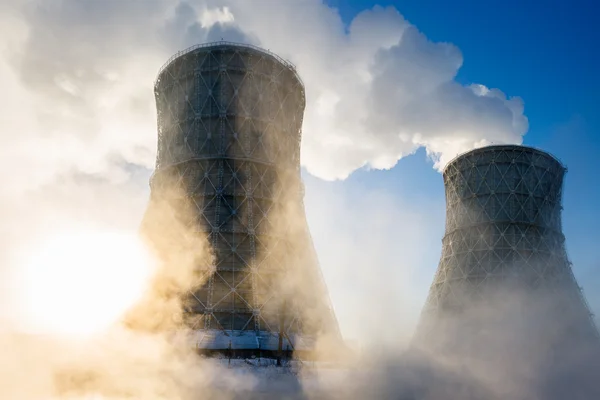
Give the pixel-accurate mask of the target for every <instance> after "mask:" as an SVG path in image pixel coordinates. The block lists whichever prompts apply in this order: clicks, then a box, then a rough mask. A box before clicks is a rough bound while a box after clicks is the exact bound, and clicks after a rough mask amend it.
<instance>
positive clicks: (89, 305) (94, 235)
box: [19, 230, 154, 335]
mask: <svg viewBox="0 0 600 400" xmlns="http://www.w3.org/2000/svg"><path fill="white" fill-rule="evenodd" d="M29 250H30V254H29V255H28V256H27V257H26V259H25V262H24V265H23V266H22V267H21V271H20V279H19V282H20V290H19V297H20V301H19V303H20V304H21V305H22V310H21V313H22V314H21V318H20V319H22V320H23V321H22V322H24V325H25V326H26V329H27V330H30V331H31V330H33V331H35V332H43V333H50V334H61V335H91V334H95V333H99V332H101V331H103V330H105V329H107V328H109V327H110V326H111V325H112V324H114V323H115V322H117V321H118V320H119V318H120V317H121V316H122V315H123V314H124V313H125V312H126V311H127V309H129V308H130V307H131V306H132V305H133V304H134V303H135V302H136V301H137V300H138V299H139V298H140V297H141V295H142V294H143V292H144V290H145V289H146V287H147V285H148V283H149V280H150V277H151V274H152V273H153V270H154V268H153V263H152V261H151V257H150V256H149V253H148V252H147V250H146V248H145V246H144V245H143V244H142V242H141V241H140V239H139V238H138V237H137V236H136V235H135V234H126V233H115V232H106V231H90V230H82V231H73V232H69V233H61V234H55V235H53V236H51V237H48V238H46V240H44V241H42V243H41V244H40V245H39V246H34V247H31V248H30V249H29Z"/></svg>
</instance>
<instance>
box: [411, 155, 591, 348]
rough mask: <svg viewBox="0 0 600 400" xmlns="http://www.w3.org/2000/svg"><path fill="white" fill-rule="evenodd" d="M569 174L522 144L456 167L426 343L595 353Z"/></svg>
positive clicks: (447, 174)
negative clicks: (576, 255)
mask: <svg viewBox="0 0 600 400" xmlns="http://www.w3.org/2000/svg"><path fill="white" fill-rule="evenodd" d="M565 172H566V169H565V167H564V166H563V165H562V164H561V163H560V162H559V161H558V160H557V159H556V158H554V157H553V156H551V155H550V154H548V153H545V152H543V151H540V150H537V149H533V148H529V147H524V146H516V145H496V146H489V147H484V148H480V149H476V150H473V151H470V152H467V153H465V154H463V155H460V156H458V157H457V158H455V159H454V160H453V161H451V162H450V163H449V164H448V166H447V167H446V169H445V170H444V174H443V177H444V184H445V189H446V232H445V236H444V238H443V241H442V244H443V247H442V256H441V259H440V263H439V267H438V270H437V272H436V275H435V278H434V280H433V283H432V285H431V289H430V292H429V296H428V298H427V301H426V304H425V307H424V309H423V312H422V316H421V321H420V326H419V328H418V329H417V335H416V341H417V342H421V343H424V345H425V346H426V347H429V348H435V349H436V350H435V351H457V352H460V351H465V352H467V353H469V354H475V353H480V354H483V353H485V352H486V351H491V350H490V349H492V348H493V347H494V346H495V345H496V346H497V348H496V350H497V349H504V350H503V351H501V352H500V353H498V354H496V355H497V356H499V355H502V356H504V355H506V354H508V353H509V350H508V349H509V347H510V344H515V343H516V341H518V342H519V344H521V345H523V348H522V349H524V350H522V351H521V354H525V353H526V352H527V351H532V349H533V348H536V349H537V350H536V352H537V353H536V354H535V356H536V357H537V356H538V355H540V354H542V353H543V354H544V357H546V356H549V357H551V355H552V354H554V355H556V354H558V350H557V349H559V348H560V349H567V351H566V352H567V353H574V351H573V349H574V348H575V347H578V346H579V345H580V344H582V343H586V344H590V345H593V347H594V348H596V346H597V344H598V332H597V329H596V326H595V324H594V322H593V319H592V316H591V314H590V311H589V308H588V306H587V304H586V301H585V299H584V296H583V294H582V292H581V289H580V287H579V286H578V284H577V282H576V280H575V277H574V275H573V272H572V269H571V263H570V262H569V259H568V257H567V252H566V249H565V237H564V235H563V233H562V223H561V210H562V206H561V197H562V188H563V178H564V175H565ZM511 335H513V336H514V338H516V339H515V341H512V342H511V340H513V339H511ZM450 343H451V344H450ZM563 345H564V346H563ZM478 346H479V347H478ZM512 347H513V350H515V349H516V348H517V347H518V345H517V344H515V345H514V346H512ZM482 349H483V350H482ZM561 351H562V350H561ZM517 352H518V351H517ZM532 357H533V355H532Z"/></svg>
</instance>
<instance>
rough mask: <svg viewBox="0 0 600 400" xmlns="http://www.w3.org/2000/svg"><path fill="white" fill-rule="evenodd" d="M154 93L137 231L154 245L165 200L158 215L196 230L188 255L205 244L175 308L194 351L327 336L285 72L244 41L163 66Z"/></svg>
mask: <svg viewBox="0 0 600 400" xmlns="http://www.w3.org/2000/svg"><path fill="white" fill-rule="evenodd" d="M155 97H156V105H157V110H158V155H157V161H156V171H155V173H154V175H153V177H152V179H151V202H150V205H149V208H148V211H147V214H146V217H145V221H144V225H145V226H146V230H147V231H148V232H149V236H150V237H151V240H154V241H155V242H160V241H164V240H163V239H164V237H162V236H163V235H167V234H168V233H167V232H166V229H164V230H163V229H161V227H160V226H157V222H156V221H158V220H162V221H164V215H163V214H164V209H165V206H164V205H165V204H166V205H167V207H166V208H167V209H169V210H171V211H172V214H170V215H172V217H169V218H172V219H173V221H178V223H180V224H183V226H184V228H185V229H186V230H188V231H191V232H194V233H197V234H198V239H196V240H198V243H197V247H198V248H201V247H202V243H200V241H201V240H204V241H205V242H207V243H208V248H209V250H210V253H211V255H212V257H211V259H210V261H208V262H207V261H206V260H199V261H198V262H197V265H195V268H197V270H198V271H199V276H200V279H199V282H200V283H199V284H198V286H197V287H196V288H195V289H194V290H191V291H190V293H188V296H187V301H186V310H187V315H188V318H187V320H188V323H189V324H190V326H191V327H192V328H193V329H196V331H197V346H198V347H199V348H203V349H209V350H210V349H212V350H223V349H229V348H231V349H234V350H249V351H254V350H258V349H260V351H261V352H268V351H274V350H278V349H280V348H282V347H283V348H284V349H294V350H296V351H300V350H302V349H309V348H310V347H311V346H312V344H311V343H312V340H313V339H314V338H315V337H316V336H317V335H321V334H323V335H333V336H337V335H338V334H339V332H338V327H337V321H336V319H335V316H334V314H333V311H332V309H331V307H330V303H329V299H328V294H327V290H326V287H325V284H324V281H323V279H322V277H321V275H320V268H319V265H318V262H317V258H316V257H315V252H314V249H313V244H312V239H311V237H310V234H309V231H308V227H307V224H306V219H305V214H304V205H303V196H304V193H303V184H302V181H301V177H300V139H301V128H302V118H303V113H304V107H305V97H304V87H303V83H302V81H301V79H300V77H299V76H298V74H297V73H296V70H295V68H294V66H293V65H291V64H290V63H289V62H286V61H284V60H282V59H281V58H279V57H278V56H276V55H275V54H272V53H270V52H268V51H265V50H262V49H259V48H256V47H253V46H249V45H239V44H234V43H228V42H218V43H211V44H204V45H199V46H195V47H192V48H190V49H187V50H184V51H182V52H180V53H178V54H176V55H175V56H174V57H172V58H171V59H170V60H169V61H168V62H167V63H166V64H165V66H164V67H163V68H162V69H161V70H160V72H159V75H158V79H157V81H156V83H155ZM158 214H161V216H159V215H158ZM161 218H162V219H161ZM188 239H189V235H188ZM170 240H174V241H176V240H177V239H176V238H171V239H170ZM181 240H184V239H183V236H182V238H181ZM193 246H194V245H192V247H193ZM163 247H164V246H163ZM167 247H168V246H167ZM162 250H163V252H166V253H168V252H169V251H174V250H173V249H169V248H166V249H165V248H163V249H162ZM169 257H170V256H169ZM171 258H173V257H171Z"/></svg>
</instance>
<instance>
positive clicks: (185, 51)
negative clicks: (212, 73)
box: [154, 40, 304, 91]
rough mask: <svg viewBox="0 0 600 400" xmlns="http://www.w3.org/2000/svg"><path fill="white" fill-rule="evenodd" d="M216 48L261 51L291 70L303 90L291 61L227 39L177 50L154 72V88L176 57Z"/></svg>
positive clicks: (300, 80) (256, 47) (302, 83)
mask: <svg viewBox="0 0 600 400" xmlns="http://www.w3.org/2000/svg"><path fill="white" fill-rule="evenodd" d="M211 47H214V48H218V47H237V48H241V49H244V50H251V51H255V52H258V53H262V54H263V55H267V56H269V57H271V58H273V59H274V60H275V61H277V62H278V63H280V64H282V65H283V66H285V67H286V68H288V69H289V70H290V71H292V72H293V73H294V76H295V78H296V79H297V80H298V83H300V86H302V89H303V91H304V82H303V81H302V78H300V75H299V74H298V70H297V69H296V65H294V64H293V63H292V62H291V61H288V60H286V59H284V58H282V57H280V56H278V55H277V54H275V53H273V52H272V51H269V50H266V49H263V48H262V47H258V46H255V45H253V44H247V43H238V42H228V41H224V40H220V41H217V42H208V43H199V44H195V45H193V46H190V47H188V48H187V49H183V50H180V51H178V52H177V53H175V54H173V55H172V56H171V57H170V58H169V59H168V60H167V61H166V62H165V63H164V64H163V65H162V66H161V67H160V68H159V70H158V73H157V74H156V79H155V80H154V87H155V88H156V85H157V84H158V81H159V79H160V76H161V75H162V73H163V72H164V71H165V70H166V69H167V68H169V66H170V65H171V64H173V62H174V61H175V60H177V59H179V58H180V57H182V56H185V55H187V54H190V53H192V52H194V51H196V50H198V49H208V48H211Z"/></svg>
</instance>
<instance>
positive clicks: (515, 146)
mask: <svg viewBox="0 0 600 400" xmlns="http://www.w3.org/2000/svg"><path fill="white" fill-rule="evenodd" d="M516 149H519V150H523V151H526V152H530V153H537V154H539V155H541V156H544V157H546V158H549V159H552V160H553V161H554V162H556V163H557V164H558V165H560V166H561V167H562V168H563V169H564V170H565V171H566V170H567V167H566V166H565V165H564V164H563V163H562V161H560V160H559V159H558V157H556V156H554V155H552V154H550V153H548V152H547V151H544V150H542V149H538V148H537V147H532V146H524V145H521V144H493V145H489V146H483V147H478V148H476V149H471V150H467V151H465V152H462V153H460V154H458V155H457V156H456V157H454V158H453V159H452V160H450V161H449V162H448V164H446V166H445V167H444V170H443V171H442V174H443V175H445V174H446V171H447V170H448V167H450V166H451V165H452V164H455V163H456V162H458V161H459V160H461V159H463V158H465V157H468V156H471V155H473V154H477V153H485V152H488V151H500V150H516Z"/></svg>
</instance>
